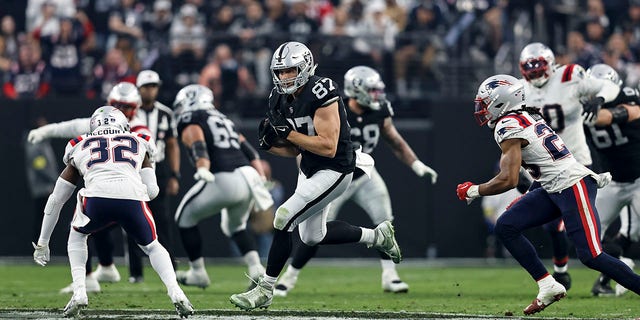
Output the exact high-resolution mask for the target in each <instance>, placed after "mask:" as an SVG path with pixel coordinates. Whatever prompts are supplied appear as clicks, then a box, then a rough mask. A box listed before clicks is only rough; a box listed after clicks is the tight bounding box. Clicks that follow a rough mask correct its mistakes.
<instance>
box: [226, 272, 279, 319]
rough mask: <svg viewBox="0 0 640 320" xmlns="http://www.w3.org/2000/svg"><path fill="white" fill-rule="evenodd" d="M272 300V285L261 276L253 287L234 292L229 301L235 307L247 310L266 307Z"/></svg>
mask: <svg viewBox="0 0 640 320" xmlns="http://www.w3.org/2000/svg"><path fill="white" fill-rule="evenodd" d="M272 300H273V287H271V286H270V285H269V284H268V283H267V282H266V281H264V279H263V278H262V277H260V280H258V284H257V285H256V287H255V288H253V289H251V290H249V291H247V292H244V293H238V294H234V295H232V296H231V297H230V298H229V301H231V303H233V304H234V305H235V306H236V307H238V308H240V309H242V310H245V311H248V310H253V309H256V308H262V309H266V308H268V307H269V306H270V305H271V301H272Z"/></svg>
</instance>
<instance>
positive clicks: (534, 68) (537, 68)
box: [520, 57, 551, 88]
mask: <svg viewBox="0 0 640 320" xmlns="http://www.w3.org/2000/svg"><path fill="white" fill-rule="evenodd" d="M520 73H522V76H523V77H524V78H525V80H527V81H529V82H530V83H531V84H532V85H534V86H536V87H538V88H539V87H542V86H544V85H545V84H546V83H547V81H548V80H549V77H550V76H551V72H550V66H549V63H548V62H547V60H545V59H544V58H542V57H540V58H537V59H529V60H527V61H525V62H522V63H520Z"/></svg>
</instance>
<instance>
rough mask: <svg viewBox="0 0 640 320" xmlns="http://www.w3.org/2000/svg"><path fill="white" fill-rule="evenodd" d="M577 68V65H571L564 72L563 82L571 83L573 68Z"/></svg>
mask: <svg viewBox="0 0 640 320" xmlns="http://www.w3.org/2000/svg"><path fill="white" fill-rule="evenodd" d="M575 66H576V65H575V64H570V65H568V66H567V67H566V68H565V69H564V72H563V73H562V82H567V81H571V75H572V74H573V67H575Z"/></svg>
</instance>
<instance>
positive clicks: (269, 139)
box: [258, 118, 278, 150]
mask: <svg viewBox="0 0 640 320" xmlns="http://www.w3.org/2000/svg"><path fill="white" fill-rule="evenodd" d="M277 137H278V135H277V134H276V132H275V131H274V130H273V127H271V124H270V122H269V119H267V118H265V119H262V121H260V125H259V126H258V148H260V149H262V150H269V149H271V147H272V146H273V141H274V140H275V139H276V138H277Z"/></svg>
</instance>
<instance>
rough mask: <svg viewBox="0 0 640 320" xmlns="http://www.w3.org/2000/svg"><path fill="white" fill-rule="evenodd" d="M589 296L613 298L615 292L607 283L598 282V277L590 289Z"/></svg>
mask: <svg viewBox="0 0 640 320" xmlns="http://www.w3.org/2000/svg"><path fill="white" fill-rule="evenodd" d="M591 294H593V295H594V296H595V297H614V296H615V295H616V292H615V290H613V289H612V288H611V285H609V282H605V283H602V282H600V277H598V279H596V282H595V283H594V284H593V287H591Z"/></svg>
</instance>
